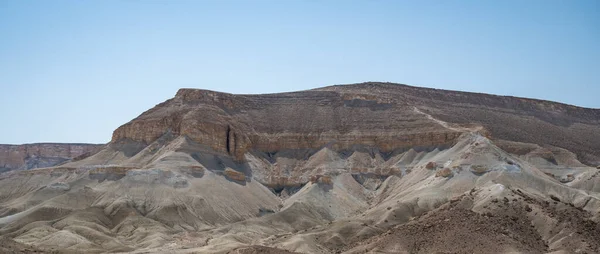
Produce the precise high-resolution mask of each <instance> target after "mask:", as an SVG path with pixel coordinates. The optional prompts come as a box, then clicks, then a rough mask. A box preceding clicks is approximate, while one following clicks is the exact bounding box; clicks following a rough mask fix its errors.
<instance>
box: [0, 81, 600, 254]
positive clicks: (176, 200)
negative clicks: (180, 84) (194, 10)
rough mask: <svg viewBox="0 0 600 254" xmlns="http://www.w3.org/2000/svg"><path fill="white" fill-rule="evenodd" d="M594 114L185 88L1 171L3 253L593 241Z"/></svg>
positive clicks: (472, 249)
mask: <svg viewBox="0 0 600 254" xmlns="http://www.w3.org/2000/svg"><path fill="white" fill-rule="evenodd" d="M599 145H600V110H597V109H586V108H578V107H574V106H570V105H564V104H560V103H554V102H548V101H539V100H532V99H523V98H515V97H502V96H493V95H484V94H473V93H464V92H453V91H443V90H434V89H425V88H416V87H410V86H404V85H397V84H388V83H363V84H355V85H348V86H333V87H325V88H322V89H316V90H310V91H302V92H294V93H282V94H267V95H232V94H225V93H219V92H213V91H206V90H194V89H182V90H180V91H179V92H178V93H177V95H176V96H175V97H174V98H173V99H170V100H167V101H166V102H163V103H161V104H159V105H157V106H156V107H154V108H152V109H150V110H148V111H146V112H144V113H143V114H141V115H140V116H139V117H137V118H135V119H133V120H132V121H131V122H129V123H126V124H124V125H123V126H121V127H119V128H118V129H117V130H115V132H114V133H113V140H112V141H111V142H110V143H109V144H106V145H104V146H102V148H101V149H99V150H98V151H97V152H95V153H93V154H92V153H90V154H86V155H85V156H79V157H78V158H75V159H71V160H68V161H65V162H63V163H62V164H60V165H56V166H51V167H46V168H39V169H30V170H11V171H8V172H5V173H2V174H0V243H2V244H0V252H2V253H5V252H6V253H31V252H34V251H44V252H58V253H107V252H111V253H365V252H367V253H515V252H518V253H600V243H599V241H598V239H600V226H599V224H598V223H599V222H600V169H598V168H597V166H598V164H600V160H599V159H598V158H599V156H600V154H599V153H598V152H599V151H600V146H599Z"/></svg>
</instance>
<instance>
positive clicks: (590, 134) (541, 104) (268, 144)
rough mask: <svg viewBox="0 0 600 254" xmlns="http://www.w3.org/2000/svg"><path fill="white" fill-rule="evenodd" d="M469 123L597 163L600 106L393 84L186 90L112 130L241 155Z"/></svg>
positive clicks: (385, 139) (448, 135)
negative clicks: (179, 138) (249, 91)
mask: <svg viewBox="0 0 600 254" xmlns="http://www.w3.org/2000/svg"><path fill="white" fill-rule="evenodd" d="M466 129H470V130H477V131H479V132H482V133H484V135H486V136H489V137H491V138H493V139H499V140H509V141H520V142H526V143H533V144H538V145H541V146H546V145H549V146H553V147H558V148H564V149H567V150H569V151H572V152H574V153H575V154H576V155H577V157H578V159H579V160H581V161H582V162H584V163H587V164H588V165H589V164H593V165H596V164H600V135H598V134H597V133H600V110H596V109H586V108H579V107H575V106H570V105H565V104H560V103H555V102H549V101H541V100H533V99H524V98H516V97H506V96H494V95H487V94H475V93H465V92H455V91H445V90H437V89H427V88H417V87H410V86H406V85H398V84H390V83H362V84H355V85H346V86H331V87H325V88H321V89H316V90H309V91H302V92H292V93H280V94H264V95H234V94H227V93H219V92H213V91H207V90H199V89H181V90H179V91H178V92H177V94H176V96H175V97H174V98H172V99H170V100H167V101H165V102H163V103H161V104H159V105H157V106H156V107H154V108H152V109H150V110H148V111H146V112H144V113H143V114H142V115H140V116H139V117H137V118H135V119H134V120H132V121H131V122H129V123H126V124H125V125H123V126H121V127H119V128H118V129H117V130H115V131H114V133H113V138H112V142H113V143H115V142H122V141H124V140H129V141H133V142H141V143H144V144H150V143H151V142H153V141H155V140H156V139H158V138H159V137H161V136H162V135H164V134H165V133H167V132H171V133H173V134H175V135H185V136H187V137H189V138H190V139H191V140H193V141H195V142H197V143H199V144H202V145H205V146H208V147H210V148H211V149H213V150H214V151H217V152H219V153H223V154H228V155H230V156H232V157H233V158H235V159H236V160H238V161H243V160H244V154H246V153H248V152H263V153H271V154H273V153H277V152H279V151H283V150H298V149H308V150H310V149H319V148H322V147H324V146H328V147H330V148H331V149H333V150H335V151H343V150H353V149H354V148H355V147H356V146H357V145H360V146H368V147H375V148H377V149H378V150H379V151H381V152H383V153H391V152H393V151H396V150H398V149H406V148H411V147H428V146H440V145H450V144H452V143H453V142H454V141H455V140H456V138H457V137H458V136H459V135H460V133H461V130H463V131H464V130H466Z"/></svg>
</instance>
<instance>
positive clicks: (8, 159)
mask: <svg viewBox="0 0 600 254" xmlns="http://www.w3.org/2000/svg"><path fill="white" fill-rule="evenodd" d="M103 146H104V145H95V144H59V143H39V144H26V145H0V172H5V171H10V170H23V169H33V168H43V167H52V166H56V165H59V164H61V163H64V162H66V161H70V160H73V159H75V160H77V159H83V158H85V157H87V156H90V155H92V154H94V153H95V152H97V151H99V150H100V149H101V148H102V147H103Z"/></svg>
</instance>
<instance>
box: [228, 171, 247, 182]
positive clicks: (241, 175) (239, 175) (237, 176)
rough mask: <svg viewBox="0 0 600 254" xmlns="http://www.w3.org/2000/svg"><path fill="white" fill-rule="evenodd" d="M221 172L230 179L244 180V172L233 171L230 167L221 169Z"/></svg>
mask: <svg viewBox="0 0 600 254" xmlns="http://www.w3.org/2000/svg"><path fill="white" fill-rule="evenodd" d="M223 174H224V175H225V176H226V177H227V178H229V179H231V180H235V181H240V182H242V181H246V174H244V173H242V172H239V171H235V170H233V169H231V168H226V169H225V171H223Z"/></svg>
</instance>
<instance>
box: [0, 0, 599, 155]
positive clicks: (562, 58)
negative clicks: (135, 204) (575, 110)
mask: <svg viewBox="0 0 600 254" xmlns="http://www.w3.org/2000/svg"><path fill="white" fill-rule="evenodd" d="M599 45H600V1H597V0H590V1H579V0H572V1H563V0H560V1H559V0H541V1H534V0H518V1H488V0H483V1H480V0H477V1H445V0H440V1H402V0H394V1H376V0H375V1H373V0H371V1H316V0H311V1H293V0H287V1H249V0H248V1H202V0H197V1H30V0H15V1H11V0H2V1H0V87H1V93H0V115H1V116H2V124H1V125H0V143H13V144H14V143H30V142H94V143H105V142H108V141H109V140H110V137H111V135H112V131H113V130H114V129H115V128H117V127H118V126H119V125H121V124H123V123H126V122H127V121H129V120H131V119H133V118H134V117H136V116H138V115H139V114H140V113H142V112H143V111H145V110H147V109H149V108H151V107H152V106H154V105H156V104H158V103H160V102H162V101H164V100H166V99H168V98H170V97H172V96H173V95H174V94H175V93H176V91H177V89H179V88H181V87H194V88H203V89H211V90H217V91H223V92H231V93H273V92H282V91H293V90H303V89H310V88H316V87H321V86H326V85H333V84H344V83H357V82H363V81H389V82H397V83H405V84H410V85H417V86H425V87H435V88H443V89H453V90H463V91H473V92H485V93H493V94H500V95H515V96H523V97H533V98H540V99H547V100H554V101H560V102H565V103H569V104H575V105H579V106H586V107H594V108H600V46H599Z"/></svg>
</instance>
